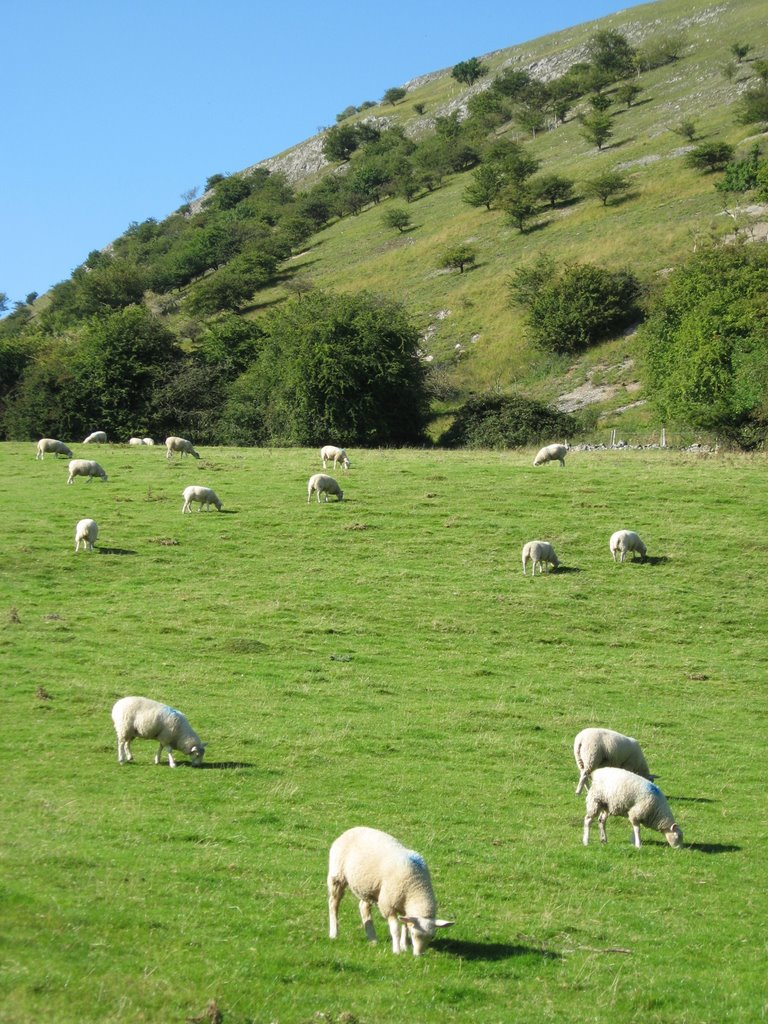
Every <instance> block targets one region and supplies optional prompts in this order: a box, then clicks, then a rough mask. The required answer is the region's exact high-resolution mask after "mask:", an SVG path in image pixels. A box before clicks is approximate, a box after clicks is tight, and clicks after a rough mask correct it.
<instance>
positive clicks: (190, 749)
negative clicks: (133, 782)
mask: <svg viewBox="0 0 768 1024" xmlns="http://www.w3.org/2000/svg"><path fill="white" fill-rule="evenodd" d="M112 721H113V722H114V723H115V732H116V733H117V760H118V762H119V763H120V764H125V762H126V761H133V754H132V753H131V746H130V744H131V740H133V739H135V738H136V737H137V736H138V737H139V738H140V739H142V740H157V741H158V742H159V743H160V748H159V750H158V751H157V753H156V754H155V764H160V759H161V758H162V756H163V750H166V749H167V751H168V764H169V765H170V766H171V768H175V767H176V762H175V761H174V759H173V751H174V750H179V751H181V753H182V754H188V755H189V757H190V760H191V763H192V764H193V765H199V764H200V763H201V762H202V760H203V756H204V754H205V748H206V745H207V744H205V743H201V742H200V737H199V736H198V735H197V733H196V732H195V730H194V729H193V728H192V726H191V725H190V724H189V721H188V719H187V717H186V715H183V714H182V713H181V711H177V710H176V709H175V708H172V707H169V706H168V705H167V704H161V703H160V701H157V700H150V698H149V697H122V698H121V699H120V700H119V701H117V703H116V704H115V706H114V707H113V708H112Z"/></svg>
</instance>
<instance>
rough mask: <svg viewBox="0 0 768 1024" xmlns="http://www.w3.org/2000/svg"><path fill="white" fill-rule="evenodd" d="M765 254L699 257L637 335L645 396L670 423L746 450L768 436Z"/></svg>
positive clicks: (752, 250)
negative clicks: (714, 435) (641, 343)
mask: <svg viewBox="0 0 768 1024" xmlns="http://www.w3.org/2000/svg"><path fill="white" fill-rule="evenodd" d="M766 294H768V250H766V247H765V246H762V245H749V246H746V245H745V246H724V247H722V248H719V249H712V250H705V251H703V252H700V253H697V254H696V255H695V256H694V257H693V258H692V259H691V260H689V261H688V263H686V264H685V265H684V266H683V267H681V268H679V269H678V270H676V271H675V273H674V274H673V275H672V276H671V277H670V278H669V281H668V284H667V286H666V288H665V291H664V294H663V296H662V297H661V299H660V301H659V302H658V303H657V304H656V306H655V308H654V310H653V312H652V315H651V317H650V318H649V320H648V323H647V324H646V325H645V327H644V328H643V330H642V338H643V340H644V344H645V350H646V359H645V363H646V365H645V371H646V379H647V385H648V393H649V394H650V395H651V396H652V401H653V402H654V404H655V405H656V407H657V409H658V410H659V412H660V413H661V415H662V416H663V417H664V418H665V419H666V420H667V421H668V422H669V421H672V422H678V423H685V424H690V425H691V426H694V427H699V428H703V429H706V430H713V431H717V432H718V433H719V434H721V435H723V436H726V437H729V438H731V439H733V440H735V441H737V442H738V443H739V444H741V445H743V446H745V447H752V446H754V445H755V444H758V443H761V442H764V440H765V439H766V437H767V436H768V347H766V344H765V339H766V337H768V313H767V312H766V305H765V295H766Z"/></svg>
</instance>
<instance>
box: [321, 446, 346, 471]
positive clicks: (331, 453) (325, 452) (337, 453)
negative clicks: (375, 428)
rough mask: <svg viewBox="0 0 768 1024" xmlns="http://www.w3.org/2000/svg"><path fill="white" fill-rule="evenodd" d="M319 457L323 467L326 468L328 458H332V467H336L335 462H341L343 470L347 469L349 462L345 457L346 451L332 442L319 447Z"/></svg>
mask: <svg viewBox="0 0 768 1024" xmlns="http://www.w3.org/2000/svg"><path fill="white" fill-rule="evenodd" d="M320 458H321V459H322V460H323V469H325V468H326V466H327V465H328V462H329V460H330V459H333V468H334V469H336V465H337V463H339V462H340V463H341V465H342V467H343V469H344V471H345V472H346V471H347V470H348V469H349V466H350V462H349V459H348V457H347V453H346V452H345V451H344V449H343V448H337V447H336V445H334V444H326V445H323V447H322V448H321V449H320Z"/></svg>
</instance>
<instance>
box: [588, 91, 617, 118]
mask: <svg viewBox="0 0 768 1024" xmlns="http://www.w3.org/2000/svg"><path fill="white" fill-rule="evenodd" d="M589 105H590V107H592V109H593V110H596V111H597V112H598V114H604V113H605V112H606V110H608V109H609V108H610V107H611V106H612V105H613V100H612V99H611V97H610V96H609V95H608V94H607V93H604V92H593V93H592V95H591V96H590V97H589Z"/></svg>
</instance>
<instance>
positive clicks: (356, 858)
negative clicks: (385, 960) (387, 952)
mask: <svg viewBox="0 0 768 1024" xmlns="http://www.w3.org/2000/svg"><path fill="white" fill-rule="evenodd" d="M347 888H350V889H351V890H352V892H353V894H354V895H355V896H356V897H357V898H358V900H359V901H360V916H361V917H362V919H363V926H364V928H365V934H366V938H367V939H368V941H369V942H376V929H375V928H374V925H373V921H372V920H371V904H372V903H376V904H377V905H378V908H379V911H380V912H381V915H382V917H384V918H386V921H387V924H388V925H389V933H390V935H391V937H392V952H393V953H403V952H405V949H406V940H407V938H408V936H410V939H411V944H412V946H413V955H414V956H420V955H421V954H422V953H423V952H424V950H425V949H426V948H427V946H428V945H429V943H430V942H431V941H432V938H433V937H434V934H435V931H436V930H437V929H438V928H447V927H448V926H449V925H452V924H453V923H454V922H453V921H443V920H440V919H438V918H437V917H436V916H435V915H436V913H437V903H436V901H435V896H434V893H433V891H432V880H431V879H430V876H429V869H428V868H427V865H426V863H425V861H424V859H423V857H421V856H420V855H419V854H418V853H416V852H415V851H414V850H408V849H406V847H405V846H403V845H402V843H399V842H398V841H397V839H395V837H394V836H391V835H389V834H388V833H387V832H380V831H379V830H378V829H375V828H365V827H363V826H359V827H357V828H350V829H348V830H347V831H346V832H344V833H342V834H341V835H340V836H339V837H338V839H336V840H335V842H334V843H333V845H332V846H331V851H330V855H329V858H328V912H329V916H330V937H331V938H332V939H335V938H336V935H337V933H338V909H339V903H340V902H341V898H342V896H343V895H344V892H345V890H346V889H347Z"/></svg>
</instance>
